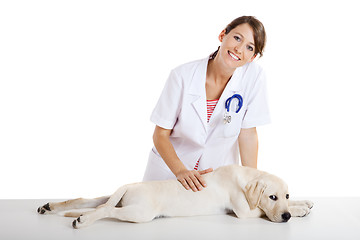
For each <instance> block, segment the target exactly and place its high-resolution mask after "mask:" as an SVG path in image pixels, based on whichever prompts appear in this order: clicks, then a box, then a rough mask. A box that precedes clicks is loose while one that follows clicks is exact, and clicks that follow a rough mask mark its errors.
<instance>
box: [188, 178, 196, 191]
mask: <svg viewBox="0 0 360 240" xmlns="http://www.w3.org/2000/svg"><path fill="white" fill-rule="evenodd" d="M185 180H186V182H187V184H188V185H189V186H190V188H191V190H193V192H197V188H196V186H195V184H194V183H193V181H192V179H191V178H190V177H187V178H186V179H185Z"/></svg>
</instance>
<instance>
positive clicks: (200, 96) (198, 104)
mask: <svg viewBox="0 0 360 240" xmlns="http://www.w3.org/2000/svg"><path fill="white" fill-rule="evenodd" d="M208 61H209V58H205V59H203V60H201V61H200V63H199V65H198V66H197V67H196V69H195V72H194V75H193V78H192V80H191V84H190V87H189V95H190V97H192V100H191V103H192V105H193V107H194V109H195V111H196V113H197V114H198V117H199V118H200V120H201V122H202V123H203V127H204V129H205V131H206V130H207V127H206V124H207V109H206V89H205V84H206V71H207V65H208Z"/></svg>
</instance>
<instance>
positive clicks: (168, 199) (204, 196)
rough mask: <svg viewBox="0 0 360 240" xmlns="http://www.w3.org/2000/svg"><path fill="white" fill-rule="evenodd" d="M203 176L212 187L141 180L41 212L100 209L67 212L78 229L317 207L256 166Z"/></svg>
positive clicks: (282, 217) (283, 217) (284, 213)
mask: <svg viewBox="0 0 360 240" xmlns="http://www.w3.org/2000/svg"><path fill="white" fill-rule="evenodd" d="M203 177H204V180H205V181H206V183H207V187H206V188H204V189H203V190H202V191H198V192H192V191H189V190H186V189H185V188H184V187H183V186H182V185H181V183H180V182H178V181H177V180H166V181H151V182H141V183H134V184H129V185H125V186H123V187H120V188H119V189H118V190H117V191H116V192H115V193H114V194H113V195H111V196H107V197H100V198H95V199H82V198H79V199H74V200H68V201H65V202H59V203H55V202H53V203H47V204H45V205H44V206H42V207H39V208H38V213H40V214H50V213H59V212H63V211H68V210H72V209H82V208H95V210H93V211H88V212H83V213H79V212H68V213H65V214H64V216H67V217H75V218H77V219H76V220H74V221H73V227H74V228H82V227H86V226H89V225H90V224H92V223H93V222H95V221H96V220H99V219H102V218H116V219H119V220H122V221H128V222H138V223H140V222H148V221H151V220H153V219H154V218H156V217H160V216H165V217H176V216H195V215H212V214H225V213H229V212H234V213H235V214H236V216H237V217H238V218H248V217H261V216H264V215H266V216H267V217H268V218H269V219H270V220H271V221H273V222H287V221H288V220H289V219H290V218H291V217H304V216H306V215H308V214H309V213H310V209H311V208H312V206H313V203H312V202H310V201H290V200H289V193H288V187H287V185H286V183H285V182H284V181H282V180H281V179H280V178H278V177H276V176H274V175H271V174H269V173H266V172H263V171H259V170H257V169H253V168H248V167H242V166H239V165H230V166H225V167H220V168H218V169H216V170H215V171H213V172H211V173H207V174H205V175H203Z"/></svg>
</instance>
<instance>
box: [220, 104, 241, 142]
mask: <svg viewBox="0 0 360 240" xmlns="http://www.w3.org/2000/svg"><path fill="white" fill-rule="evenodd" d="M244 111H245V110H243V109H241V110H240V112H238V113H235V112H231V113H230V116H231V121H230V122H229V123H223V124H224V137H225V138H230V137H235V136H238V135H239V133H240V130H241V123H242V120H243V117H244Z"/></svg>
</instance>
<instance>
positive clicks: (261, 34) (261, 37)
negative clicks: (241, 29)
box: [225, 16, 266, 57]
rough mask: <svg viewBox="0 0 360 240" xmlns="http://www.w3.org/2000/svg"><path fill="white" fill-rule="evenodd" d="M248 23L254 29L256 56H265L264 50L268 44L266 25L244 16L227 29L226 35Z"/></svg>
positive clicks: (251, 17) (235, 20)
mask: <svg viewBox="0 0 360 240" xmlns="http://www.w3.org/2000/svg"><path fill="white" fill-rule="evenodd" d="M244 23H247V24H249V25H250V27H251V28H252V29H253V32H254V41H255V54H260V57H262V56H263V53H264V48H265V44H266V32H265V28H264V25H263V24H262V23H261V22H260V21H259V20H257V19H256V18H255V17H253V16H242V17H238V18H236V19H234V20H233V21H232V22H231V23H229V24H228V25H227V26H226V28H225V34H228V33H229V32H230V31H231V30H232V29H234V28H236V27H237V26H239V25H240V24H244Z"/></svg>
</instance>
